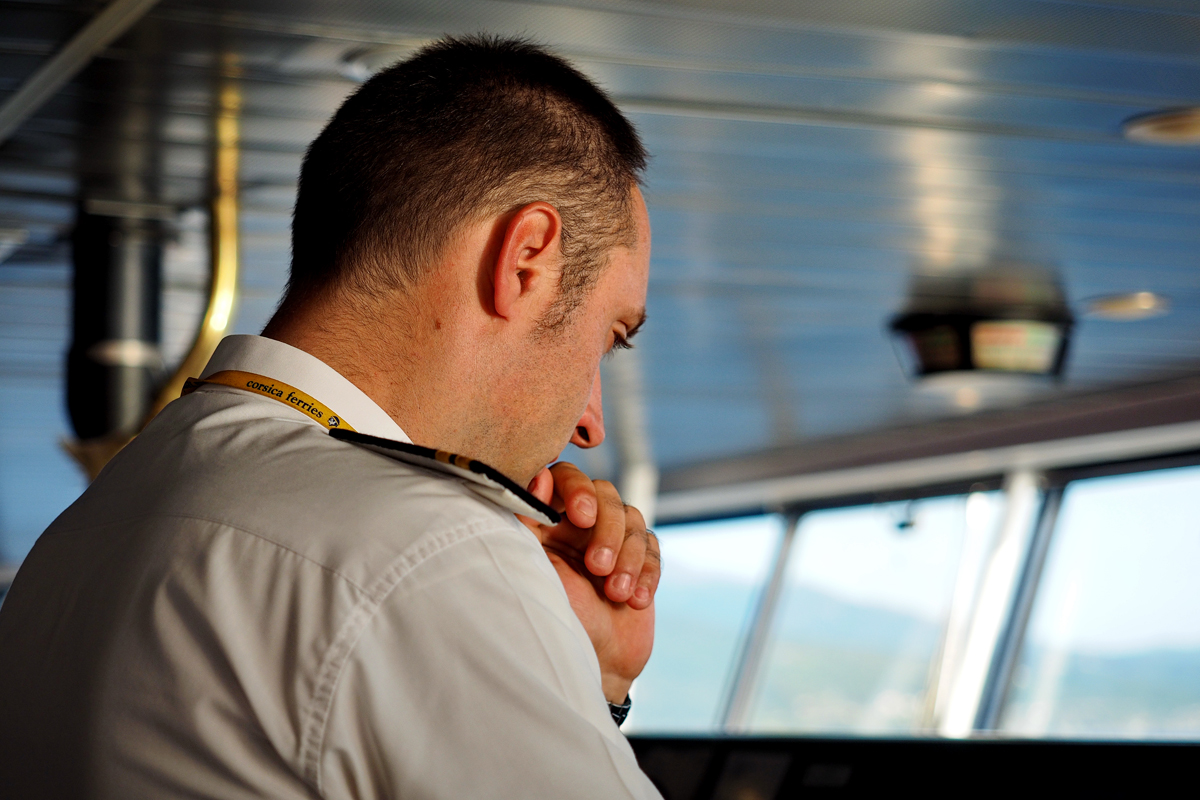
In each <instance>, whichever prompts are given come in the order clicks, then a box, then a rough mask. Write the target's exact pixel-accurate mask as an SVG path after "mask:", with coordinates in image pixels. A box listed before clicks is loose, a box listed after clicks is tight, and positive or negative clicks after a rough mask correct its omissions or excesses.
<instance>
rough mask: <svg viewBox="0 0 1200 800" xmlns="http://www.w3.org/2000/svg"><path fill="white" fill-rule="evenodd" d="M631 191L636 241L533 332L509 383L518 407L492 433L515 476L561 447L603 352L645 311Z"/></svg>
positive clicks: (640, 218)
mask: <svg viewBox="0 0 1200 800" xmlns="http://www.w3.org/2000/svg"><path fill="white" fill-rule="evenodd" d="M634 192H635V197H634V200H635V203H634V205H635V212H634V213H635V220H636V224H637V226H638V238H637V242H636V244H635V245H634V246H633V247H632V248H630V247H617V248H614V249H613V250H612V251H611V252H610V253H609V260H608V264H607V265H606V266H605V267H604V269H603V270H602V272H601V273H600V276H599V277H598V279H597V281H596V283H595V285H594V286H593V287H592V289H591V290H590V291H589V292H588V294H587V296H586V297H585V298H584V299H583V301H582V302H581V304H580V305H579V307H578V308H576V309H575V310H574V312H573V313H572V314H571V315H570V317H568V319H567V320H566V321H565V322H564V324H563V325H562V326H561V327H559V328H558V329H556V330H553V331H545V330H539V331H536V332H535V333H533V334H532V335H531V339H530V341H529V343H528V344H529V347H528V349H527V351H526V352H528V353H530V354H531V355H530V356H529V362H530V363H528V364H526V365H525V366H526V367H527V368H528V369H527V370H523V372H525V373H526V375H527V377H526V380H524V381H523V382H522V384H521V385H520V386H517V387H514V391H515V392H516V393H518V394H519V395H520V396H521V400H520V401H519V403H518V404H517V405H516V406H514V408H513V411H514V412H518V413H513V414H510V415H508V417H507V419H506V423H507V424H506V425H505V428H506V430H505V431H504V432H503V433H504V435H503V437H502V438H500V439H498V440H497V441H501V442H505V443H506V444H507V445H508V446H509V447H510V451H509V453H507V454H505V460H506V461H509V462H510V463H514V468H513V469H514V470H515V471H514V472H513V473H512V476H513V477H514V479H517V480H519V481H527V480H531V479H532V478H533V476H534V475H535V474H537V472H538V470H540V469H541V468H542V467H543V466H545V465H546V464H548V463H549V462H550V461H552V460H553V459H555V458H557V457H558V455H559V454H560V453H561V452H562V451H563V449H564V448H565V447H566V446H567V444H568V443H569V442H570V440H571V436H572V434H573V433H574V431H575V426H576V425H577V424H578V422H579V419H580V417H581V416H582V415H583V413H584V410H585V409H586V408H587V404H588V401H589V399H590V398H591V394H592V386H593V383H594V382H595V380H596V379H597V376H598V374H599V368H600V361H601V359H602V358H603V357H604V355H605V354H606V353H607V352H609V351H610V350H611V348H612V347H613V345H614V343H615V342H616V341H617V340H618V339H627V338H628V337H629V336H630V335H632V333H634V332H635V331H636V329H637V327H638V326H639V325H640V324H641V322H642V320H643V319H644V318H645V305H646V285H647V282H648V280H649V269H650V229H649V218H648V216H647V214H646V207H645V203H644V202H643V200H642V197H641V193H640V191H638V190H637V189H634Z"/></svg>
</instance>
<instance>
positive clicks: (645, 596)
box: [633, 586, 650, 603]
mask: <svg viewBox="0 0 1200 800" xmlns="http://www.w3.org/2000/svg"><path fill="white" fill-rule="evenodd" d="M633 596H634V597H636V598H637V599H638V602H639V603H645V602H648V601H649V600H650V590H649V589H647V588H646V587H645V586H639V587H638V588H637V589H636V590H634V592H633Z"/></svg>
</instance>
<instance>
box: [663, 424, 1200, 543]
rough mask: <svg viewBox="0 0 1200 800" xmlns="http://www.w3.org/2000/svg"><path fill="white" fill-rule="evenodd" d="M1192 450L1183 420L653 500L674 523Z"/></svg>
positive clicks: (1197, 435) (1196, 432) (1197, 427)
mask: <svg viewBox="0 0 1200 800" xmlns="http://www.w3.org/2000/svg"><path fill="white" fill-rule="evenodd" d="M1197 449H1200V422H1184V423H1179V424H1175V425H1160V426H1156V427H1151V428H1142V429H1140V430H1127V431H1119V432H1115V433H1102V434H1097V435H1093V436H1080V437H1074V438H1068V439H1058V440H1054V441H1045V442H1037V443H1031V444H1020V445H1014V446H1011V447H997V448H995V449H992V450H974V451H970V452H963V453H955V454H951V455H943V456H934V457H932V458H918V459H913V460H910V461H900V462H894V463H887V464H877V465H872V466H863V467H855V468H850V469H839V470H831V471H829V472H820V473H816V474H809V475H794V476H791V477H783V478H772V479H767V480H759V481H749V482H745V483H737V484H732V485H727V486H714V487H711V488H705V489H692V490H690V491H676V492H666V493H663V494H661V495H659V499H658V514H659V517H660V518H663V519H666V520H668V521H672V522H674V521H681V520H688V519H696V518H703V517H715V516H721V515H725V514H736V513H745V512H748V511H756V510H762V509H777V508H785V507H787V506H790V505H793V504H799V503H803V502H806V501H814V500H826V499H829V498H836V497H850V496H856V495H865V494H870V493H874V492H888V491H898V490H904V489H917V488H920V487H923V486H936V485H939V484H946V483H952V482H961V481H970V480H975V479H983V478H986V477H991V476H996V475H1003V474H1006V473H1011V472H1014V471H1017V470H1052V469H1062V468H1065V467H1073V466H1082V465H1086V464H1097V463H1105V462H1111V461H1125V460H1132V459H1136V458H1148V457H1152V456H1157V455H1165V454H1170V453H1179V452H1184V451H1191V450H1197Z"/></svg>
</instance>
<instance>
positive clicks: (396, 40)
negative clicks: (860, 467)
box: [0, 0, 1200, 525]
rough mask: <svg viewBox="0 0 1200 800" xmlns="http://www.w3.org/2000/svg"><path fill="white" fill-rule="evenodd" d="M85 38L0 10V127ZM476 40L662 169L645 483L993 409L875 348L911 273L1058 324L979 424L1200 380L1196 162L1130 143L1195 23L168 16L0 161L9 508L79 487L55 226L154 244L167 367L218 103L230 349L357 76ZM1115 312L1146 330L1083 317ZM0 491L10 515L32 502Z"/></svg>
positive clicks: (825, 16)
mask: <svg viewBox="0 0 1200 800" xmlns="http://www.w3.org/2000/svg"><path fill="white" fill-rule="evenodd" d="M101 8H102V6H100V5H97V4H95V3H71V2H53V1H51V0H47V1H46V2H3V3H0V19H2V20H3V31H2V33H0V92H2V94H3V96H2V97H0V100H3V99H4V98H6V97H8V96H11V95H12V93H14V92H15V91H16V90H17V88H18V87H19V86H20V85H21V84H22V82H23V81H24V80H25V79H26V78H28V77H29V76H30V75H31V74H33V72H34V71H35V70H36V69H37V68H38V67H39V66H40V65H41V64H42V63H44V62H45V60H46V59H47V58H49V57H50V56H51V55H52V54H53V53H55V52H56V51H57V50H58V49H59V48H61V47H62V45H63V44H64V43H65V42H67V41H68V40H69V39H70V37H71V36H72V35H73V34H74V33H75V32H76V31H78V30H79V29H80V28H81V27H82V26H83V25H84V24H86V22H87V21H88V20H89V19H91V18H92V17H94V15H95V14H96V13H97V12H98V11H99V10H100V9H101ZM479 31H486V32H490V33H495V34H515V35H521V36H526V37H529V38H531V39H534V40H536V41H539V42H543V43H545V44H548V45H550V46H552V47H554V48H556V49H557V50H558V51H559V52H561V53H563V54H565V55H567V56H568V57H570V58H571V59H573V60H574V61H575V62H576V63H578V64H579V65H580V66H581V67H582V68H583V69H584V70H585V71H586V72H587V73H588V74H590V75H592V76H593V77H594V78H596V79H597V80H598V81H599V82H600V83H601V84H603V85H604V86H605V87H606V88H607V89H608V90H609V91H610V92H611V93H612V95H613V96H614V97H615V98H616V99H617V101H618V102H619V104H620V105H621V106H622V107H623V108H624V109H625V110H626V111H627V112H628V113H629V114H630V116H631V117H632V118H633V119H634V121H635V122H636V124H637V125H638V127H639V129H640V130H641V132H642V134H643V136H644V137H645V140H646V142H647V144H648V146H649V149H650V150H651V152H652V153H653V160H652V162H651V166H650V169H649V172H648V174H647V176H646V186H645V190H646V196H647V199H648V202H649V206H650V210H651V220H652V224H653V228H654V255H653V268H652V277H651V283H650V297H649V316H650V324H649V325H648V326H647V328H646V332H645V334H644V335H643V336H642V337H639V341H638V344H639V350H638V356H637V363H636V365H635V366H636V371H637V373H638V375H639V376H640V377H639V379H638V380H637V381H635V385H637V386H638V387H639V388H638V397H637V398H635V399H636V401H637V402H638V403H640V404H641V406H642V408H643V409H644V412H645V414H644V418H645V425H644V432H645V433H646V435H647V436H648V437H649V445H650V447H649V450H650V452H651V453H652V454H653V458H654V460H655V461H656V462H657V463H658V464H659V465H660V466H663V467H667V468H671V467H677V466H680V465H686V464H691V463H695V462H698V461H703V460H705V459H709V458H714V457H719V456H727V455H731V454H736V453H746V452H752V451H755V450H757V449H761V448H765V447H771V446H778V445H782V444H788V443H796V442H802V441H805V440H809V439H815V438H823V437H829V436H833V435H839V434H847V433H853V432H861V431H866V430H870V429H877V428H882V427H890V426H894V425H899V424H908V423H912V422H914V421H919V420H925V419H930V418H936V417H944V416H951V415H961V414H963V413H966V412H968V411H971V410H975V409H977V408H979V407H981V406H986V405H987V403H988V402H990V401H989V397H988V395H987V392H984V393H983V394H981V393H980V392H979V391H975V390H974V389H972V390H971V391H968V392H966V393H964V392H963V387H962V386H957V387H953V386H952V387H950V389H947V388H946V387H945V386H942V387H941V388H938V387H937V386H933V387H930V386H928V385H923V384H917V383H914V382H913V381H912V380H911V378H910V376H909V375H908V374H907V373H906V371H905V367H904V365H903V364H904V362H903V360H902V356H903V353H898V352H897V345H898V343H897V342H896V341H894V340H893V337H892V335H891V334H890V333H889V332H888V330H887V324H888V322H889V320H890V319H891V318H892V317H893V316H894V315H896V314H897V313H898V312H900V311H901V310H903V309H904V307H905V305H906V303H907V302H908V297H907V293H908V290H909V286H910V280H911V275H912V274H913V272H914V271H920V272H938V271H942V272H946V271H956V270H957V271H970V270H982V269H986V268H987V267H988V265H990V264H995V263H1000V262H1004V263H1020V264H1029V265H1034V266H1036V267H1037V268H1039V269H1043V270H1047V271H1049V272H1050V273H1052V274H1053V275H1054V276H1056V279H1057V280H1058V281H1059V282H1060V283H1061V287H1062V291H1063V293H1064V297H1065V301H1066V303H1067V305H1068V307H1069V308H1070V309H1071V311H1072V312H1073V314H1074V315H1075V317H1076V326H1075V329H1074V334H1073V339H1072V342H1071V346H1070V350H1069V353H1068V356H1067V362H1066V366H1065V370H1064V372H1063V376H1062V378H1061V381H1059V382H1057V383H1049V384H1046V385H1042V384H1041V383H1037V382H1028V381H1027V382H1025V383H1022V384H1021V387H1020V388H1019V390H1013V391H1008V392H1007V393H1005V392H1001V393H1000V397H999V399H998V400H997V402H1003V403H1007V404H1010V405H1011V404H1014V403H1016V404H1019V403H1023V402H1031V401H1034V400H1036V399H1038V398H1041V397H1046V396H1052V395H1055V394H1061V393H1067V392H1078V391H1091V390H1096V389H1103V388H1105V387H1109V386H1113V385H1117V384H1126V383H1133V382H1140V381H1149V380H1158V379H1163V378H1170V377H1175V376H1180V375H1185V374H1190V373H1194V372H1195V371H1196V370H1197V368H1198V367H1200V280H1198V277H1197V276H1198V274H1200V272H1198V270H1197V263H1196V262H1197V253H1198V252H1200V248H1198V245H1200V224H1198V223H1200V148H1194V147H1193V148H1188V147H1165V146H1155V145H1148V144H1142V143H1137V142H1134V141H1130V140H1128V139H1127V138H1125V137H1124V136H1123V135H1122V124H1123V122H1124V121H1125V120H1127V119H1128V118H1130V117H1132V116H1135V115H1138V114H1144V113H1146V112H1151V111H1155V110H1159V109H1164V108H1175V107H1181V106H1189V105H1198V104H1200V11H1198V10H1197V6H1196V5H1195V4H1194V3H1190V2H1182V1H1179V2H1176V1H1174V0H1144V1H1143V2H1132V1H1131V2H1116V1H1115V0H1114V1H1112V2H1106V1H1104V0H1100V1H1097V2H1090V3H1087V4H1082V3H1072V2H1043V1H1040V0H1039V1H1037V2H1034V1H1032V0H1026V1H1022V0H1003V1H1002V0H993V1H984V2H974V3H970V4H965V3H954V2H944V1H942V2H891V3H879V2H875V1H874V0H871V1H868V0H849V1H848V0H838V2H832V0H830V1H828V2H804V3H797V2H782V1H780V2H770V1H769V0H739V2H736V3H735V2H732V1H731V0H689V1H688V2H679V1H678V0H672V2H665V1H664V2H652V1H651V0H646V1H644V2H620V1H619V0H611V1H606V0H594V1H592V2H576V3H548V2H547V3H542V2H528V1H527V2H485V1H484V0H462V1H460V2H454V3H445V2H399V1H398V2H387V3H384V2H377V1H373V0H372V1H368V0H339V2H337V3H329V2H316V1H315V0H287V2H283V1H282V0H246V1H245V2H237V3H234V2H196V1H195V0H162V2H160V3H158V4H157V5H156V6H154V7H153V8H152V9H151V10H150V11H149V12H148V13H147V14H146V16H145V17H144V18H142V19H141V20H140V21H139V22H137V23H136V24H135V25H134V26H133V27H132V28H131V29H130V30H129V31H128V32H127V33H126V34H124V35H123V36H121V37H120V38H119V39H117V40H116V41H115V42H113V43H112V44H111V45H110V46H108V47H107V48H106V49H104V50H103V51H102V52H101V53H100V54H99V56H98V57H97V58H95V59H94V60H93V61H92V62H91V63H90V64H89V66H87V67H86V68H85V69H84V70H83V71H81V72H80V73H79V74H78V75H77V76H76V77H75V78H74V79H73V80H72V81H71V82H70V83H69V84H67V85H66V86H65V87H64V88H63V89H62V90H61V91H59V92H58V93H57V94H56V95H54V96H53V97H52V98H51V99H50V100H49V101H48V102H47V103H46V104H45V105H43V106H42V107H41V108H40V109H39V110H38V111H37V113H36V114H34V115H33V116H32V117H31V118H30V119H28V121H26V122H25V123H24V124H23V125H22V126H21V127H20V128H19V129H18V130H17V131H16V132H15V134H14V135H12V136H11V137H10V138H9V140H8V141H7V142H5V143H4V144H3V146H2V147H0V229H2V230H0V240H2V241H0V250H3V251H5V252H7V257H6V259H5V260H4V262H3V263H2V264H0V287H2V288H0V292H2V294H0V385H2V386H3V387H4V388H3V390H2V391H3V393H4V397H5V402H6V407H7V408H10V409H11V408H13V407H14V405H13V404H14V403H17V404H19V407H21V408H24V409H26V413H24V414H23V415H21V418H20V420H16V419H14V418H13V417H12V416H9V417H8V418H7V419H6V420H5V421H4V422H3V423H2V424H3V426H4V430H5V431H6V433H4V434H3V436H2V437H0V463H3V464H4V465H5V466H4V469H5V470H6V471H8V472H12V471H14V470H17V469H18V467H17V466H16V465H22V466H21V467H20V469H21V470H22V472H23V474H24V475H26V478H23V479H22V480H27V481H29V482H31V483H32V482H35V481H37V480H43V479H44V481H49V482H50V483H54V481H59V482H60V483H61V480H62V478H61V476H62V475H63V474H65V473H64V472H63V471H64V470H69V469H70V466H69V465H66V466H64V463H65V462H63V461H62V459H64V458H65V457H63V456H61V455H59V454H58V451H57V444H56V441H57V439H58V438H59V437H61V436H63V435H65V434H66V418H65V414H64V413H63V412H62V410H61V409H62V402H61V393H62V389H61V385H62V374H63V363H64V357H63V354H64V352H65V349H66V345H67V340H68V338H69V318H70V301H69V290H70V252H69V246H68V244H67V241H68V236H69V231H70V227H71V224H72V220H73V218H74V215H75V209H76V207H77V204H79V203H80V202H81V201H85V200H89V199H91V200H96V199H98V200H101V201H117V202H125V203H139V204H144V205H153V206H161V207H167V208H169V209H170V211H171V213H172V214H173V215H175V216H174V220H175V222H174V224H175V226H176V228H177V233H176V240H175V243H174V244H173V245H172V247H173V248H174V250H173V251H172V252H171V253H169V254H168V261H169V262H170V263H169V264H168V276H167V277H168V286H167V290H168V295H170V296H169V297H168V300H167V302H166V303H165V305H164V308H165V309H166V311H165V313H166V314H167V316H168V318H167V319H165V320H164V322H165V330H166V337H167V340H168V341H167V342H166V346H167V349H168V351H170V349H171V347H175V348H176V351H178V350H179V348H180V347H182V346H183V345H182V344H180V343H181V342H183V343H185V342H184V340H186V338H187V336H188V335H189V334H188V326H189V325H190V324H194V319H195V314H196V308H195V302H194V301H192V300H189V299H188V298H189V297H193V296H198V292H199V287H201V285H202V284H203V280H204V272H203V252H204V251H203V219H202V215H199V212H198V211H197V209H203V208H204V205H205V202H206V198H207V195H208V191H209V190H208V175H209V163H210V157H209V152H210V144H211V131H212V127H213V126H212V118H213V114H214V113H215V109H217V107H218V105H219V102H218V91H219V87H220V86H221V85H224V84H228V83H229V82H233V83H234V84H236V86H237V88H238V92H239V95H240V103H241V111H240V115H241V137H242V141H241V146H242V166H241V176H240V178H241V196H242V200H243V216H242V220H241V235H242V245H243V264H242V277H241V286H242V294H241V297H240V300H239V304H238V313H237V318H236V323H235V328H236V330H237V331H239V332H257V331H258V330H259V329H260V328H261V326H262V324H263V322H264V321H265V319H266V318H267V316H268V315H269V314H270V312H271V310H272V308H273V306H274V304H275V302H276V299H277V297H278V294H279V291H280V289H281V287H282V286H283V283H284V280H285V277H286V269H287V262H288V249H289V245H288V225H289V213H290V208H291V204H292V201H293V197H294V191H295V182H296V176H297V173H298V170H299V166H300V160H301V157H302V155H303V151H304V148H305V146H306V144H307V143H308V142H309V141H310V140H311V139H312V138H313V137H314V136H315V135H316V134H317V133H318V132H319V130H320V129H321V127H322V125H323V123H324V122H325V121H326V119H327V118H328V117H329V116H330V115H331V114H332V112H333V111H334V109H335V108H336V107H337V106H338V104H339V103H340V102H341V100H342V99H343V98H344V97H345V96H346V95H347V93H349V92H351V91H353V89H354V88H355V86H357V85H358V83H357V81H359V80H361V78H362V76H363V75H365V74H368V73H369V71H370V70H371V69H372V68H374V67H377V66H378V65H379V64H381V63H386V62H387V60H388V59H389V58H398V57H401V56H403V55H404V54H405V53H408V52H411V51H412V50H413V49H414V48H416V47H419V46H420V45H421V43H423V42H426V41H429V40H431V39H434V38H436V37H438V36H441V35H443V34H447V33H449V34H467V33H473V32H479ZM172 259H174V260H173V261H172ZM171 292H174V293H175V294H174V295H171ZM189 292H190V293H191V294H190V295H189ZM1130 292H1153V293H1155V294H1156V295H1159V296H1161V297H1162V298H1165V299H1166V302H1167V303H1168V304H1169V313H1166V314H1161V315H1158V316H1154V317H1151V318H1147V319H1143V320H1139V321H1136V322H1122V321H1114V320H1111V319H1104V318H1097V317H1093V316H1090V315H1088V314H1087V313H1086V312H1087V310H1088V308H1089V303H1091V302H1092V301H1093V300H1094V299H1095V298H1097V297H1103V296H1109V295H1115V294H1124V293H1130ZM171 297H175V298H176V301H172V300H171ZM189 303H190V305H189ZM172 342H174V344H172ZM621 385H622V386H624V385H626V384H625V383H622V384H621ZM968 388H969V387H968ZM589 458H590V459H591V460H590V462H589V463H591V464H592V465H593V467H594V468H595V469H598V470H600V471H604V470H606V469H611V465H612V458H611V457H606V456H604V455H603V454H601V455H600V456H591V457H589ZM605 458H608V461H607V462H606V461H605ZM39 459H40V460H39ZM39 475H40V476H42V478H41V479H39V478H38V476H39ZM28 476H33V477H28ZM4 480H5V481H6V484H5V485H6V486H7V487H8V488H6V489H5V490H4V491H5V493H6V497H5V498H4V500H3V503H2V504H0V509H2V508H4V507H7V509H8V510H7V511H5V512H4V513H6V514H10V515H11V514H12V513H16V512H13V511H12V508H13V507H14V506H13V504H14V503H15V502H16V499H15V498H14V497H13V496H12V495H13V493H14V492H17V491H18V490H17V489H13V488H12V487H14V486H20V485H24V484H22V483H21V482H20V481H17V482H16V483H14V482H13V481H12V480H10V479H9V478H8V477H5V479H4ZM62 491H63V493H64V496H65V494H67V493H69V492H68V490H62ZM71 491H77V488H75V489H73V490H71ZM6 524H8V523H6ZM13 524H16V523H13ZM30 524H31V525H32V524H33V523H30Z"/></svg>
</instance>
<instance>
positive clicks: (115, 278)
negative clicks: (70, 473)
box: [67, 209, 163, 441]
mask: <svg viewBox="0 0 1200 800" xmlns="http://www.w3.org/2000/svg"><path fill="white" fill-rule="evenodd" d="M162 241H163V232H162V223H161V222H159V221H158V220H153V219H136V218H129V217H116V216H104V215H100V214H93V213H88V212H87V211H86V210H85V209H80V212H79V216H78V218H77V220H76V224H75V230H74V233H73V234H72V237H71V243H72V247H73V253H74V262H75V278H74V318H73V323H74V328H73V333H74V336H73V339H72V342H71V349H70V351H69V353H68V355H67V408H68V410H69V411H70V415H71V423H72V425H73V426H74V428H75V433H76V435H77V436H78V437H79V439H80V440H83V441H86V440H89V439H97V438H101V437H107V436H132V435H133V434H135V433H137V431H138V429H139V428H140V427H141V424H142V422H143V421H144V419H145V417H146V414H147V412H148V411H149V409H150V404H151V402H152V400H153V397H154V391H155V389H156V388H157V385H158V384H159V382H160V381H161V380H162V357H161V354H160V350H159V341H160V331H159V316H160V314H159V312H160V302H161V300H160V298H161V285H162Z"/></svg>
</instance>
